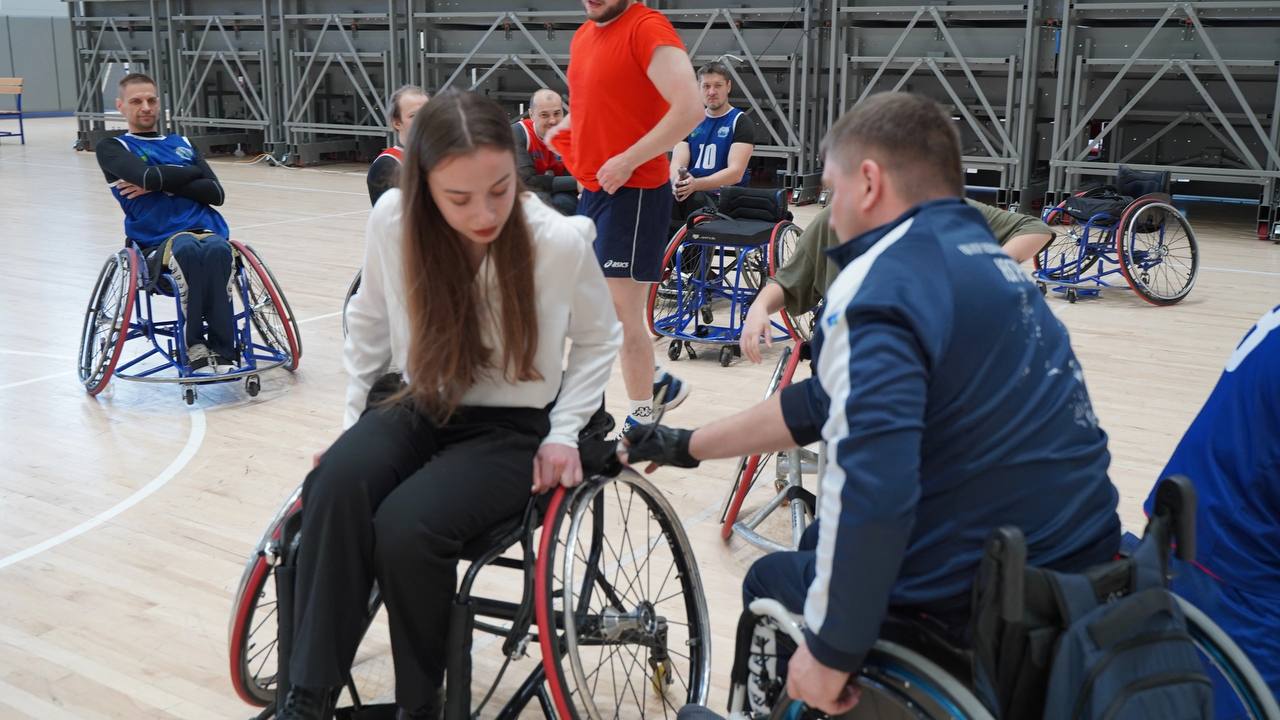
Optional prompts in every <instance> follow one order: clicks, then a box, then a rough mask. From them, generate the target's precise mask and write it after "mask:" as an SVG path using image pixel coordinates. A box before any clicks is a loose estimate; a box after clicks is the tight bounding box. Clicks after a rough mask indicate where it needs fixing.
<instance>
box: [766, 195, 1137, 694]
mask: <svg viewBox="0 0 1280 720" xmlns="http://www.w3.org/2000/svg"><path fill="white" fill-rule="evenodd" d="M830 256H831V257H832V259H833V260H834V261H835V262H837V263H838V264H839V265H840V266H841V267H842V271H841V273H840V275H839V277H838V278H837V279H836V281H835V283H834V284H833V285H832V286H831V288H830V290H829V291H828V293H827V307H826V311H825V312H824V313H823V316H822V321H821V323H820V327H819V329H818V332H817V335H816V338H815V340H814V355H815V358H816V361H815V365H816V370H817V372H816V376H815V377H814V378H812V379H810V380H808V381H805V382H802V383H798V384H795V385H792V386H790V387H789V388H787V389H786V390H784V391H783V394H782V409H783V415H784V417H785V419H786V422H787V426H788V428H789V429H790V430H791V434H792V436H793V437H794V438H795V440H796V442H797V443H798V444H800V445H805V444H808V443H811V442H814V441H815V440H817V439H819V438H821V439H823V440H825V441H826V442H827V445H828V452H829V455H830V457H831V463H830V464H829V465H828V468H827V471H826V474H825V475H824V476H823V477H822V478H821V481H820V482H821V487H820V494H819V498H818V519H819V523H818V525H817V530H816V531H815V532H811V533H809V535H808V536H807V537H806V540H807V541H808V543H807V545H802V548H806V549H802V550H800V551H798V552H789V553H776V554H774V555H770V556H767V557H765V558H762V559H761V560H760V561H758V562H757V563H756V564H755V565H754V566H753V567H752V569H751V572H750V573H749V574H748V576H747V578H746V581H745V582H744V594H745V595H746V596H747V598H748V599H750V598H752V597H760V596H767V597H773V598H777V599H778V600H780V601H782V602H783V604H784V605H787V606H788V607H789V608H790V609H791V610H792V611H794V612H800V611H801V609H802V607H803V612H804V619H805V624H806V626H807V628H808V629H807V631H806V640H807V643H806V644H807V645H808V647H809V650H810V652H812V654H813V655H814V657H815V658H817V659H818V660H819V661H820V662H821V663H823V664H824V665H826V666H828V667H832V668H837V669H840V670H846V671H854V670H856V669H857V668H858V666H859V665H860V664H861V662H862V658H863V656H864V655H865V653H866V651H867V650H868V649H869V648H870V647H871V645H872V643H874V642H875V640H876V637H877V635H878V631H879V628H880V624H881V622H882V620H883V618H884V615H885V612H886V609H887V608H888V607H891V606H892V607H901V608H912V609H916V610H922V611H924V612H927V613H930V614H933V615H935V616H936V617H938V618H939V619H941V620H942V621H943V622H944V623H946V624H948V625H950V626H952V627H954V628H959V627H961V626H963V624H964V623H965V622H966V620H967V615H968V603H969V592H970V588H971V584H972V580H973V576H974V574H975V572H976V570H977V564H978V560H979V557H980V556H981V551H982V545H983V543H984V542H985V540H986V539H987V537H988V535H989V534H990V532H991V530H992V529H994V528H996V527H999V526H1001V525H1016V526H1018V527H1020V528H1022V531H1023V532H1024V533H1025V534H1026V537H1027V543H1028V556H1029V557H1028V559H1029V561H1030V562H1031V563H1033V564H1036V565H1041V566H1051V567H1055V568H1059V569H1062V570H1068V571H1070V570H1077V569H1081V568H1083V567H1085V566H1087V565H1091V564H1094V563H1097V562H1103V561H1106V560H1108V559H1110V558H1111V557H1112V555H1113V554H1114V553H1115V551H1116V548H1117V546H1118V543H1119V535H1120V521H1119V518H1118V517H1117V516H1116V499H1117V494H1116V490H1115V488H1114V487H1113V486H1112V485H1111V482H1110V481H1109V480H1108V478H1107V464H1108V462H1109V459H1110V456H1109V454H1108V453H1107V436H1106V433H1104V432H1103V431H1102V429H1101V428H1099V427H1098V421H1097V418H1096V417H1095V416H1094V414H1093V408H1092V406H1091V404H1090V402H1089V396H1088V393H1087V392H1086V390H1085V385H1084V377H1083V373H1082V372H1081V369H1080V365H1079V363H1078V362H1077V361H1076V358H1075V355H1074V353H1072V351H1071V344H1070V342H1069V340H1068V338H1067V331H1066V329H1065V328H1064V327H1063V326H1062V324H1061V323H1060V322H1059V321H1058V319H1057V318H1056V317H1054V315H1053V313H1052V312H1050V310H1049V308H1048V306H1047V305H1045V303H1044V300H1043V299H1042V298H1041V297H1040V293H1039V292H1038V291H1037V290H1036V287H1035V285H1034V284H1032V282H1031V281H1030V280H1029V279H1028V277H1027V276H1026V274H1025V273H1024V272H1023V271H1022V270H1021V269H1020V268H1019V267H1018V265H1017V263H1016V262H1015V261H1014V260H1012V259H1010V258H1009V257H1008V256H1007V255H1005V254H1004V252H1003V251H1002V250H1001V249H1000V246H999V245H997V244H996V242H995V240H994V238H993V237H992V235H991V231H990V229H989V228H988V227H987V224H986V222H985V221H984V220H983V218H982V216H981V214H979V213H978V212H977V211H976V210H973V209H972V208H969V207H968V206H966V205H965V204H964V203H963V202H962V201H961V200H959V199H958V198H957V199H948V200H937V201H933V202H929V203H925V204H923V205H919V206H917V207H915V208H912V209H911V210H910V211H908V212H907V213H906V214H904V215H903V216H902V217H900V218H898V219H897V220H895V221H894V222H892V223H890V224H888V225H885V226H883V227H880V228H877V229H875V230H873V231H871V232H869V233H866V234H865V235H862V236H860V237H857V238H854V239H853V240H851V241H849V242H847V243H845V244H844V245H841V246H839V247H837V248H834V249H832V250H831V251H830ZM805 588H807V591H806V590H805Z"/></svg>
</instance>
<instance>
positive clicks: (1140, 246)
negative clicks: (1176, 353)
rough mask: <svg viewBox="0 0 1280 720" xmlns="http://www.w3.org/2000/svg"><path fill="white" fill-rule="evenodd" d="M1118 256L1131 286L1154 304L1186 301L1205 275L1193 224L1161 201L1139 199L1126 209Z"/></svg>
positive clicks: (1119, 229)
mask: <svg viewBox="0 0 1280 720" xmlns="http://www.w3.org/2000/svg"><path fill="white" fill-rule="evenodd" d="M1116 255H1117V258H1118V260H1119V261H1120V270H1121V272H1122V273H1123V274H1124V279H1125V280H1126V281H1127V282H1128V283H1129V287H1130V288H1132V289H1133V291H1134V292H1135V293H1137V294H1138V297H1140V298H1142V299H1143V300H1146V301H1147V302H1149V303H1151V304H1152V305H1173V304H1175V303H1177V302H1180V301H1181V300H1182V299H1183V298H1185V297H1186V296H1187V295H1188V294H1190V292H1191V289H1192V288H1193V287H1195V284H1196V278H1197V277H1198V276H1199V274H1200V249H1199V246H1198V245H1197V244H1196V235H1195V232H1193V231H1192V230H1191V224H1190V223H1188V222H1187V219H1186V218H1184V217H1182V213H1180V212H1178V210H1177V208H1175V207H1173V206H1172V205H1170V204H1168V203H1165V202H1161V201H1159V200H1147V201H1138V202H1136V203H1134V204H1133V205H1131V206H1129V208H1127V209H1126V210H1125V213H1124V216H1123V217H1122V218H1121V220H1120V224H1119V226H1118V227H1117V229H1116Z"/></svg>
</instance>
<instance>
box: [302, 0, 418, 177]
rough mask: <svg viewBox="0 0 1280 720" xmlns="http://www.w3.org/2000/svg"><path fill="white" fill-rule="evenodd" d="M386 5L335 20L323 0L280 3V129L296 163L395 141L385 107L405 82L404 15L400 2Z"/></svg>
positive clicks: (336, 14) (337, 15) (389, 0)
mask: <svg viewBox="0 0 1280 720" xmlns="http://www.w3.org/2000/svg"><path fill="white" fill-rule="evenodd" d="M312 4H314V5H317V6H319V7H315V8H312V7H309V6H310V5H312ZM380 4H382V5H383V6H384V7H385V8H386V11H385V12H381V11H379V12H372V11H370V12H337V11H333V9H332V6H333V5H334V3H327V4H326V3H324V2H322V1H321V0H316V1H315V2H314V3H313V2H312V1H311V0H277V7H278V12H277V16H278V19H279V26H280V37H281V42H282V46H283V48H284V52H283V53H282V67H281V76H282V82H281V83H280V93H281V94H280V105H279V107H280V108H281V112H280V125H281V127H282V129H283V136H284V139H285V142H286V144H287V153H288V154H289V156H291V157H292V158H293V160H294V161H295V162H297V163H299V164H311V163H315V162H318V161H319V160H320V159H321V155H322V154H325V153H338V152H350V151H356V150H359V149H360V148H361V146H362V145H370V144H372V145H384V144H385V143H387V142H388V141H390V140H391V139H392V133H391V126H390V122H389V121H388V118H387V114H386V103H387V100H388V99H389V98H390V96H391V94H392V93H393V92H395V89H396V87H398V86H399V85H400V84H402V83H403V82H404V81H405V73H403V72H402V71H401V67H400V63H399V58H400V57H401V56H402V55H403V50H401V49H399V48H398V47H397V46H398V45H401V44H402V23H401V19H402V15H403V13H398V12H396V8H395V4H396V3H395V0H386V2H385V3H380ZM307 10H316V11H315V12H307ZM375 139H376V142H375ZM362 140H363V142H362Z"/></svg>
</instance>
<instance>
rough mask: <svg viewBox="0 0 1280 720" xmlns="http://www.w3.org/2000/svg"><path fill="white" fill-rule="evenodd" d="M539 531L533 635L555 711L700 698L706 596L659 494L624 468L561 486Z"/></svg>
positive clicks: (605, 711)
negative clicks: (574, 485)
mask: <svg viewBox="0 0 1280 720" xmlns="http://www.w3.org/2000/svg"><path fill="white" fill-rule="evenodd" d="M542 533H543V534H542V538H541V543H540V544H541V549H540V551H539V553H538V563H537V568H536V573H537V576H536V578H535V585H536V586H535V601H536V602H535V605H536V611H537V612H536V614H537V622H538V639H539V642H540V644H541V647H542V655H543V667H544V668H545V670H546V675H547V684H548V687H549V689H550V691H551V695H552V698H553V700H554V704H555V709H556V712H557V714H558V715H559V717H560V718H562V719H563V720H568V719H569V718H591V719H592V720H600V719H601V718H657V717H673V716H674V715H675V714H676V712H677V711H678V710H679V709H680V708H681V707H683V706H684V705H685V704H688V703H695V704H704V703H705V702H706V698H707V693H708V690H709V687H710V673H711V627H710V623H709V620H708V614H707V603H706V598H705V597H704V596H703V592H702V581H701V578H700V576H699V574H698V566H697V563H696V561H695V560H694V556H693V550H692V548H691V547H690V544H689V540H688V538H687V537H686V536H685V533H684V528H683V526H682V525H681V523H680V518H679V517H678V516H677V515H676V513H675V511H674V510H672V509H671V506H670V505H669V504H668V503H667V501H666V499H665V498H664V497H663V496H662V494H661V493H660V492H659V491H658V490H657V489H656V488H655V487H654V486H653V485H652V484H650V483H649V481H648V480H646V479H644V478H643V477H641V476H640V475H638V474H637V473H635V472H633V471H630V470H624V471H623V472H622V473H621V474H620V475H619V476H618V477H616V478H608V479H600V480H592V481H590V482H588V483H586V484H584V485H582V486H580V487H579V488H577V489H576V490H574V491H572V492H566V491H564V490H560V491H557V495H556V496H555V497H553V499H552V502H551V506H550V507H549V508H548V510H547V522H546V523H545V524H544V526H543V531H542Z"/></svg>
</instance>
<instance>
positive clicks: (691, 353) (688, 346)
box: [684, 342, 698, 360]
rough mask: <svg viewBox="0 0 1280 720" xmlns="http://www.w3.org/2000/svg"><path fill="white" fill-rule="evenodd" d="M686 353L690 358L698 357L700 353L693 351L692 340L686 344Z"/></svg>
mask: <svg viewBox="0 0 1280 720" xmlns="http://www.w3.org/2000/svg"><path fill="white" fill-rule="evenodd" d="M684 354H685V355H688V356H689V359H690V360H697V359H698V353H696V352H694V351H693V343H691V342H687V343H685V344H684Z"/></svg>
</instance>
